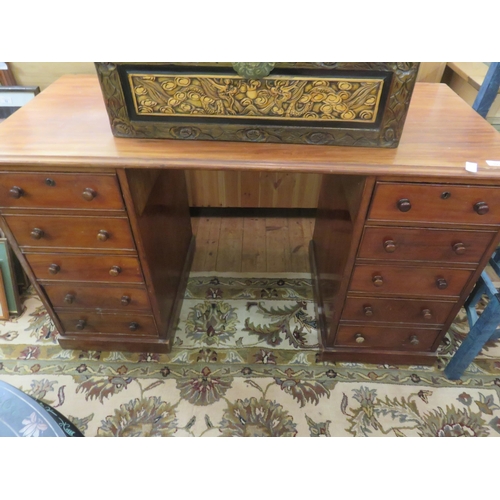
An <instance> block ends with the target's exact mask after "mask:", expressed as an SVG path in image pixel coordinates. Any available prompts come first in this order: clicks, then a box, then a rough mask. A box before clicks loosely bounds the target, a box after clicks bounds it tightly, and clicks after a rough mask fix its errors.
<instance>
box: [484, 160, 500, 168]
mask: <svg viewBox="0 0 500 500" xmlns="http://www.w3.org/2000/svg"><path fill="white" fill-rule="evenodd" d="M486 163H487V164H488V165H489V166H490V167H500V160H499V161H496V160H486Z"/></svg>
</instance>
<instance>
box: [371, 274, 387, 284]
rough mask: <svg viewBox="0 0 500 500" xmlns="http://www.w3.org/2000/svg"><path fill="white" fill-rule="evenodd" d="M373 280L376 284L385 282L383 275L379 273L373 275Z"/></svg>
mask: <svg viewBox="0 0 500 500" xmlns="http://www.w3.org/2000/svg"><path fill="white" fill-rule="evenodd" d="M372 281H373V284H374V285H375V286H382V285H383V284H384V280H383V278H382V276H380V275H378V274H377V275H375V276H373V278H372Z"/></svg>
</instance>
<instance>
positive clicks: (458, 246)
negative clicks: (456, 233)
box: [452, 243, 465, 255]
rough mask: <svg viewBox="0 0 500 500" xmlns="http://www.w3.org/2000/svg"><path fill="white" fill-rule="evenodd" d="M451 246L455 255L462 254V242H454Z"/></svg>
mask: <svg viewBox="0 0 500 500" xmlns="http://www.w3.org/2000/svg"><path fill="white" fill-rule="evenodd" d="M452 248H453V251H454V252H455V253H456V254H457V255H463V254H464V253H465V245H464V244H463V243H455V244H454V245H453V247H452Z"/></svg>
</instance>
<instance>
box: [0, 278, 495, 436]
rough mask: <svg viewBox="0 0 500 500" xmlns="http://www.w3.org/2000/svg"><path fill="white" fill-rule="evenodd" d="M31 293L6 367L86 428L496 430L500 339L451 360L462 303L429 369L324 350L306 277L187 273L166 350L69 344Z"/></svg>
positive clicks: (4, 356)
mask: <svg viewBox="0 0 500 500" xmlns="http://www.w3.org/2000/svg"><path fill="white" fill-rule="evenodd" d="M23 304H24V311H23V314H22V315H21V316H19V317H18V318H13V319H12V321H9V322H5V321H1V322H0V379H1V380H4V381H5V382H8V383H10V384H11V385H14V386H15V387H17V388H19V389H21V390H22V391H24V392H25V393H27V394H29V395H31V396H34V397H35V398H37V399H39V400H41V401H43V402H45V403H47V404H50V405H52V406H53V407H54V408H56V409H57V410H58V411H59V412H60V413H62V414H63V415H65V416H67V417H68V418H69V419H70V420H71V421H72V422H73V423H74V424H75V425H76V426H77V427H78V428H79V429H80V430H81V431H82V432H83V433H84V435H86V436H314V437H318V436H499V435H500V399H499V398H500V342H498V341H497V342H492V343H490V344H488V345H487V346H485V348H484V350H483V352H482V353H481V355H480V356H479V357H478V358H477V360H476V361H475V363H474V364H473V365H471V366H470V367H469V369H468V370H467V372H466V374H465V375H464V376H463V377H462V380H460V381H450V380H447V379H446V377H444V374H443V372H442V369H443V367H444V366H445V365H446V363H447V360H448V359H449V357H450V356H451V355H452V354H453V353H454V352H455V351H456V349H457V348H458V346H459V345H460V342H461V340H462V339H463V338H464V336H465V335H466V333H467V331H468V325H467V320H466V318H465V313H461V314H460V315H459V316H458V317H457V319H456V321H455V323H454V324H453V326H452V328H451V329H450V331H449V332H448V335H447V337H446V339H445V341H444V342H443V344H442V346H441V347H440V350H439V358H438V362H437V363H436V365H435V366H433V367H426V366H389V365H368V364H359V363H336V364H334V363H318V362H316V351H317V347H318V332H317V325H316V318H315V315H314V304H313V296H312V286H311V281H310V276H309V275H286V274H285V275H280V276H272V275H263V276H262V277H258V278H255V277H253V278H252V277H246V276H245V275H239V276H238V277H234V276H233V277H231V276H225V275H222V274H218V275H207V274H205V275H197V274H192V275H191V276H190V279H189V282H188V287H187V290H186V296H185V300H184V303H183V307H182V311H181V317H180V321H179V326H178V331H177V336H176V340H175V343H174V348H173V350H172V352H171V353H170V354H168V355H166V354H154V353H146V352H145V353H135V354H131V353H123V352H97V351H71V350H63V349H61V348H60V347H59V346H58V344H57V340H56V339H57V335H58V333H57V331H56V330H55V328H54V325H53V324H52V322H51V320H50V318H49V317H48V316H47V314H46V311H45V309H44V307H43V305H42V304H41V301H40V299H39V298H38V296H37V295H36V294H35V293H34V292H33V290H30V291H29V292H28V293H27V294H25V296H24V297H23ZM42 434H43V433H42Z"/></svg>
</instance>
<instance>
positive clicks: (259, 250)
mask: <svg viewBox="0 0 500 500" xmlns="http://www.w3.org/2000/svg"><path fill="white" fill-rule="evenodd" d="M241 271H242V272H244V273H246V272H256V273H259V272H264V273H265V272H266V271H267V252H266V219H264V218H260V219H259V218H250V217H248V218H245V219H244V221H243V248H242V255H241Z"/></svg>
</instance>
